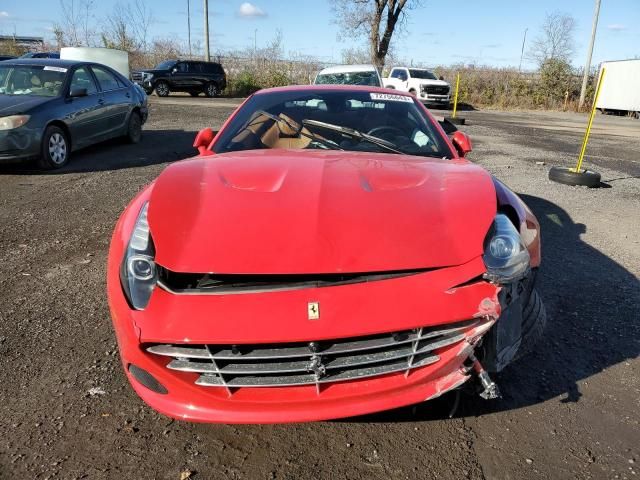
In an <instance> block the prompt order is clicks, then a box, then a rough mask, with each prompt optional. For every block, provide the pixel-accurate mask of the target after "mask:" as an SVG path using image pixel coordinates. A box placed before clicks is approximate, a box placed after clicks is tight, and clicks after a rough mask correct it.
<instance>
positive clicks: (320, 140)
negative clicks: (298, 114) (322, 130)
mask: <svg viewBox="0 0 640 480" xmlns="http://www.w3.org/2000/svg"><path fill="white" fill-rule="evenodd" d="M255 113H257V114H258V115H257V116H256V118H259V117H260V115H264V116H265V117H267V118H270V119H271V120H273V121H274V122H276V123H280V122H282V123H284V124H285V125H286V126H287V127H289V128H290V129H291V130H292V131H294V132H296V134H298V135H302V136H303V137H307V138H308V139H310V140H313V141H314V142H318V143H319V144H321V145H324V146H325V147H327V148H329V149H331V150H344V148H342V147H341V146H340V145H338V144H337V143H335V142H332V141H331V140H326V139H324V138H322V137H319V136H317V135H314V134H313V133H311V132H309V133H307V132H304V131H303V130H302V125H299V124H297V123H295V124H294V123H291V122H290V121H289V120H287V119H286V118H282V117H279V116H277V115H274V114H272V113H269V112H265V111H264V110H256V112H255ZM251 125H253V122H252V123H250V124H249V125H247V127H249V126H251Z"/></svg>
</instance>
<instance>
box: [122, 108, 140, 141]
mask: <svg viewBox="0 0 640 480" xmlns="http://www.w3.org/2000/svg"><path fill="white" fill-rule="evenodd" d="M126 138H127V141H128V142H129V143H138V142H139V141H140V139H141V138H142V119H141V118H140V114H139V113H138V112H131V116H130V117H129V127H128V128H127V135H126Z"/></svg>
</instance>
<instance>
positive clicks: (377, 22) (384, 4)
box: [331, 0, 421, 70]
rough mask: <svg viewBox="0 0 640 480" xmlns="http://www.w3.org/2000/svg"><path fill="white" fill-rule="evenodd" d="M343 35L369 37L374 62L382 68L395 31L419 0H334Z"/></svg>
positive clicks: (401, 25) (402, 25) (402, 26)
mask: <svg viewBox="0 0 640 480" xmlns="http://www.w3.org/2000/svg"><path fill="white" fill-rule="evenodd" d="M331 2H332V4H333V10H334V13H335V15H336V18H337V20H336V22H337V23H338V24H339V25H341V26H342V28H343V34H344V35H347V36H351V37H355V38H361V36H362V35H363V34H364V35H366V36H367V40H368V45H369V56H370V58H371V62H372V63H373V64H374V65H376V67H378V68H379V69H380V70H382V68H383V67H384V64H385V59H386V57H387V54H388V53H389V49H390V47H391V39H392V37H393V34H394V32H397V31H402V29H403V28H404V27H405V24H406V19H407V12H408V11H409V10H411V9H413V8H415V7H417V6H419V5H420V3H421V2H420V0H331Z"/></svg>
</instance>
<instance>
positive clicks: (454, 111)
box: [451, 73, 460, 118]
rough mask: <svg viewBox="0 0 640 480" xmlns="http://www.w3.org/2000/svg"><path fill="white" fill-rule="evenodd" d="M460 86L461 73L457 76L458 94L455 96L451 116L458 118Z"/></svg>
mask: <svg viewBox="0 0 640 480" xmlns="http://www.w3.org/2000/svg"><path fill="white" fill-rule="evenodd" d="M459 87H460V74H459V73H458V74H457V77H456V94H455V95H454V97H453V114H452V115H451V118H456V111H457V110H458V88H459Z"/></svg>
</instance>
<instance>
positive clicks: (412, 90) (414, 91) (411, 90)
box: [409, 88, 416, 97]
mask: <svg viewBox="0 0 640 480" xmlns="http://www.w3.org/2000/svg"><path fill="white" fill-rule="evenodd" d="M409 93H410V94H411V95H413V96H414V97H415V96H416V89H415V88H412V89H410V90H409Z"/></svg>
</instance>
